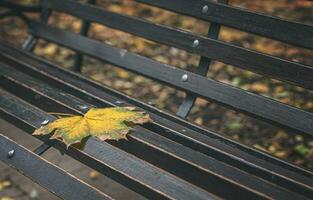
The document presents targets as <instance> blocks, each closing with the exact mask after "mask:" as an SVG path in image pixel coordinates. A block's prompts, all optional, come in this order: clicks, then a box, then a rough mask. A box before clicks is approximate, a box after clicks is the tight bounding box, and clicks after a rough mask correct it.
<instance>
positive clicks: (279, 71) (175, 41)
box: [30, 0, 313, 89]
mask: <svg viewBox="0 0 313 200" xmlns="http://www.w3.org/2000/svg"><path fill="white" fill-rule="evenodd" d="M43 5H44V6H46V7H47V8H49V9H56V10H58V11H62V12H66V13H69V14H71V15H73V16H76V17H79V18H82V19H84V20H88V21H92V22H97V23H100V24H104V25H106V26H109V27H112V28H115V29H119V30H122V31H125V32H128V33H131V34H135V35H138V36H140V37H144V38H147V39H150V40H153V41H156V42H161V43H164V44H166V45H170V46H174V47H177V48H180V49H184V50H187V51H189V52H191V53H195V54H199V55H201V56H204V57H208V58H211V59H213V60H219V61H222V62H224V63H227V64H231V65H234V66H236V67H241V68H243V69H248V70H251V71H255V72H257V73H260V74H264V75H267V76H270V77H273V78H277V79H280V80H282V81H288V82H290V83H292V84H296V85H299V86H301V87H305V88H309V89H313V84H312V82H313V68H312V67H310V66H306V65H303V64H300V63H295V62H291V61H287V60H283V59H280V58H277V57H274V56H270V55H266V54H263V53H259V52H256V51H252V50H248V49H245V48H241V47H237V46H234V45H230V44H227V43H224V42H221V41H217V40H214V39H210V38H206V37H201V36H198V35H193V34H191V33H189V32H186V31H183V30H178V29H175V28H171V27H167V26H162V25H156V24H153V23H151V22H148V21H145V20H143V19H139V18H135V17H130V16H125V15H121V14H118V13H113V12H109V11H106V10H103V9H99V8H96V7H95V6H91V5H84V4H80V3H76V2H74V1H69V0H66V1H58V0H51V1H50V0H49V1H43ZM35 28H37V29H35ZM312 29H313V28H312ZM30 31H31V33H32V34H37V35H38V34H40V32H39V30H38V26H36V25H34V27H33V29H31V30H30ZM37 32H38V33H37ZM42 36H43V35H42ZM60 39H61V38H60ZM195 40H198V41H199V45H198V46H197V47H193V42H194V41H195ZM312 40H313V39H312ZM295 74H296V76H295Z"/></svg>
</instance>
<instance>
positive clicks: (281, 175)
mask: <svg viewBox="0 0 313 200" xmlns="http://www.w3.org/2000/svg"><path fill="white" fill-rule="evenodd" d="M0 47H1V46H0ZM0 49H1V48H0ZM3 51H4V53H5V54H7V56H9V57H12V59H13V63H12V65H15V67H18V68H19V70H22V71H24V72H27V73H29V74H30V75H31V76H36V77H38V78H42V79H43V80H45V81H48V82H50V81H51V79H53V80H55V81H57V82H60V84H57V85H56V86H57V87H61V88H63V89H66V91H67V92H70V93H72V94H75V95H79V93H78V92H79V90H81V89H83V91H82V92H81V95H79V96H81V97H82V98H84V99H93V102H94V103H96V105H98V106H102V107H103V106H107V105H113V104H112V103H110V102H107V101H106V100H105V99H109V101H111V102H115V101H116V99H114V98H112V97H110V96H108V95H107V94H105V93H103V92H101V91H100V90H99V89H100V88H101V89H102V90H103V89H105V88H104V86H100V85H99V84H96V83H95V82H91V81H88V80H86V79H83V78H80V76H79V75H77V74H73V73H70V72H69V71H66V70H64V69H61V68H57V67H56V66H50V65H47V63H45V62H41V63H38V62H35V59H36V58H35V57H33V56H31V55H29V56H30V58H29V59H27V57H26V58H25V54H17V52H16V51H15V52H14V51H13V52H11V51H10V49H7V48H6V49H3ZM0 55H1V54H0ZM15 57H19V58H20V59H19V60H18V61H16V60H15ZM2 59H3V58H2ZM25 61H26V63H31V65H32V67H31V66H30V65H28V64H26V65H25V64H22V65H21V66H16V64H14V63H15V62H21V63H23V62H25ZM6 62H8V61H6ZM34 67H36V68H38V70H36V68H34ZM38 73H40V74H42V75H43V76H38ZM48 74H49V75H48ZM63 80H66V82H64V81H63ZM55 81H54V82H53V85H55V84H56V82H55ZM69 83H71V84H74V85H76V86H77V87H74V88H72V87H70V88H68V86H70V85H69ZM90 84H91V85H90ZM67 88H68V89H67ZM106 89H107V91H108V92H109V93H110V94H114V95H115V96H118V98H122V96H120V95H119V93H116V92H114V91H112V89H109V88H106ZM85 91H88V93H93V94H94V95H97V96H98V97H99V98H95V97H96V96H93V95H88V96H86V92H85ZM127 101H132V100H131V99H127ZM101 102H102V103H101ZM132 102H134V101H132ZM134 103H135V102H134ZM136 105H138V106H139V107H146V109H147V110H150V111H151V109H149V108H148V107H147V106H144V105H143V104H142V103H140V104H138V102H137V103H136ZM153 113H155V112H153ZM153 113H150V115H151V116H152V117H153V119H154V120H155V121H156V122H157V123H164V124H166V127H169V128H172V129H173V130H175V129H177V131H180V130H183V129H184V132H181V133H179V132H175V131H174V132H173V131H170V130H162V127H160V126H158V125H157V124H156V126H158V127H155V128H156V129H158V131H157V132H158V134H161V133H162V134H161V135H163V136H165V137H168V138H170V139H171V140H175V141H178V142H180V143H182V142H183V144H184V145H186V146H189V147H190V148H193V149H197V151H200V152H202V153H205V154H207V155H209V156H213V157H215V158H216V159H218V160H222V161H223V162H226V163H228V164H230V165H234V166H236V167H238V168H240V169H242V170H246V171H247V172H249V173H253V174H255V175H257V176H260V177H262V178H264V179H266V180H268V181H270V182H275V184H278V185H281V186H283V187H287V188H289V189H291V190H294V191H298V192H299V191H300V192H303V191H305V189H304V188H303V187H302V186H303V184H307V185H311V184H312V179H310V178H309V177H313V176H312V174H310V172H304V171H303V169H301V168H298V167H295V166H289V165H290V164H288V163H285V162H283V161H281V160H280V161H279V160H278V159H275V158H271V157H270V156H269V155H266V154H264V153H261V152H259V151H256V152H255V150H253V149H250V148H246V149H245V148H243V146H242V145H239V144H236V143H235V142H233V141H228V140H227V139H225V138H222V137H221V136H219V135H218V134H217V135H216V136H215V137H216V139H217V140H214V139H213V140H212V138H209V137H206V136H205V135H209V136H210V137H212V136H213V135H212V134H214V133H212V132H211V133H210V132H203V131H202V130H201V129H199V128H198V129H197V131H192V130H190V129H188V128H186V126H185V127H180V125H179V124H176V123H174V124H172V122H171V121H173V119H175V118H174V117H171V118H172V119H169V116H168V114H166V115H165V113H164V112H159V113H158V115H154V114H153ZM162 114H163V115H162ZM164 118H165V119H164ZM177 120H178V119H177ZM174 121H175V120H174ZM171 124H172V125H171ZM184 124H185V125H187V126H188V125H191V124H187V123H184ZM189 127H190V128H193V129H194V128H195V127H191V126H189ZM160 129H161V130H160ZM152 130H155V129H152ZM201 132H203V134H205V135H202V134H201ZM163 133H164V134H163ZM217 136H218V137H217ZM197 140H198V141H199V142H196V141H197ZM223 140H224V142H225V143H221V141H223ZM194 142H196V143H194ZM193 143H194V145H193ZM227 143H228V144H229V145H231V146H233V147H235V146H237V147H236V148H233V147H231V146H229V145H227ZM207 145H208V146H207ZM200 147H201V148H200ZM239 149H241V150H239ZM221 150H222V151H221ZM243 151H246V153H244V152H243ZM252 155H253V156H252ZM236 156H238V159H237V158H236ZM262 157H263V158H262ZM259 158H262V160H260V159H259ZM265 160H267V161H265ZM282 167H284V168H285V169H283V168H282ZM286 169H288V170H292V171H294V172H297V173H299V174H295V173H291V171H288V170H286ZM300 174H303V177H301V176H299V175H300ZM287 177H292V179H290V178H287ZM286 178H287V179H286ZM305 179H306V180H305ZM295 180H297V181H299V183H300V182H302V183H301V185H302V186H300V187H299V185H298V183H296V182H294V181H295ZM290 181H291V182H293V183H292V184H291V182H290Z"/></svg>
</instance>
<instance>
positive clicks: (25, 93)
mask: <svg viewBox="0 0 313 200" xmlns="http://www.w3.org/2000/svg"><path fill="white" fill-rule="evenodd" d="M5 53H6V54H8V55H9V56H12V59H13V60H15V59H14V57H17V56H18V57H19V58H20V60H19V62H20V61H22V60H24V61H26V60H27V59H26V60H25V59H24V58H23V59H22V57H23V55H13V53H14V52H10V50H9V49H7V50H6V51H5ZM21 59H22V60H21ZM29 61H31V63H32V64H31V66H32V67H30V66H28V65H21V66H15V64H14V62H15V61H14V62H13V63H10V62H9V63H10V64H11V65H13V66H15V67H17V68H18V69H19V70H23V71H24V72H27V73H29V75H31V76H32V77H34V76H35V77H38V78H40V79H42V81H45V82H47V81H48V82H50V81H49V80H51V78H53V79H54V80H56V81H61V82H60V84H57V85H55V86H56V87H59V88H62V89H66V88H67V86H69V85H68V83H66V82H71V83H72V84H74V85H76V86H77V87H75V89H74V88H72V89H70V88H69V89H66V91H67V92H70V93H72V92H73V93H72V94H75V95H78V93H77V92H78V91H79V89H83V90H84V91H89V92H91V93H94V92H96V91H97V90H98V89H96V88H97V85H95V84H93V86H91V87H89V86H88V84H91V82H90V81H87V80H85V79H81V80H82V81H83V80H84V81H83V82H81V84H78V85H77V83H78V82H77V81H78V79H77V78H78V77H77V75H75V74H73V73H69V72H67V71H66V70H63V69H61V68H59V69H58V70H56V69H57V68H56V66H51V67H50V66H49V65H46V64H44V63H43V62H41V64H40V63H38V64H36V63H35V62H33V61H34V58H30V60H29ZM6 62H8V61H6ZM34 66H36V67H38V70H35V69H34V68H33V67H34ZM43 71H46V72H43ZM4 72H5V71H4ZM38 72H39V73H42V75H43V76H38V75H37V73H38ZM55 72H58V73H55ZM7 73H10V74H12V76H15V75H16V74H18V73H16V72H14V71H11V70H7ZM47 74H50V75H51V76H50V75H48V76H46V75H47ZM66 74H68V75H71V76H72V78H69V77H68V76H66ZM75 76H76V78H74V77H75ZM49 77H50V78H49ZM73 78H74V79H75V80H73V81H71V80H72V79H73ZM5 79H6V80H9V79H7V78H5V77H4V79H3V80H5ZM22 79H26V80H25V81H26V82H28V81H27V79H28V78H27V77H24V78H23V77H20V78H17V77H16V78H14V79H11V80H12V81H13V82H12V81H10V82H11V83H10V82H3V83H4V84H3V85H8V86H9V85H10V86H9V87H6V88H7V89H8V90H11V91H12V92H14V91H19V92H18V93H19V95H21V96H22V97H23V98H26V99H28V97H29V96H30V95H32V91H31V90H28V89H27V90H23V89H22V90H21V89H18V88H16V87H15V86H14V85H15V83H17V82H16V81H14V80H22ZM29 79H32V78H29ZM62 80H66V82H65V81H62ZM14 82H15V83H14ZM26 82H24V83H26ZM13 83H14V84H13ZM54 83H55V82H54ZM12 84H13V85H12ZM34 84H35V85H33V86H31V85H29V86H28V87H27V88H34V89H36V88H37V89H36V90H41V91H40V92H39V93H37V94H39V95H41V94H44V93H46V92H47V91H49V90H47V89H46V86H43V85H41V84H38V83H37V84H36V83H34ZM51 84H52V82H51ZM18 85H23V83H21V84H18ZM27 85H28V84H26V85H25V86H27ZM36 85H38V86H36ZM53 85H54V84H53ZM22 87H23V86H22ZM95 87H96V88H95ZM100 88H102V89H104V88H103V87H99V89H100ZM73 89H74V90H75V91H74V90H73ZM51 91H53V90H51ZM109 91H110V90H109ZM112 92H113V91H111V92H110V93H111V94H112ZM56 93H57V94H58V93H60V92H57V90H56ZM57 94H53V93H48V94H47V95H46V96H48V97H56V98H57V99H59V98H60V97H58V96H56V95H57ZM81 94H82V95H79V96H80V97H81V98H83V99H85V100H88V99H89V100H90V99H93V100H92V103H95V105H98V106H101V107H105V106H107V105H112V103H109V102H106V101H105V99H110V101H111V102H115V101H116V100H114V99H112V97H110V96H107V95H105V94H104V93H103V92H102V93H101V92H100V91H99V92H96V93H94V95H98V96H99V98H96V99H95V96H94V95H91V96H85V95H86V92H83V91H82V93H81ZM101 94H103V95H101ZM115 95H117V94H116V93H115ZM34 96H36V94H33V97H34ZM69 97H70V95H69ZM70 98H72V97H70ZM99 100H100V102H103V103H102V104H101V103H100V102H99ZM28 101H30V102H34V99H28ZM60 101H61V102H62V101H64V100H61V99H59V100H58V101H57V102H59V103H60ZM66 102H67V100H66ZM74 102H75V101H74ZM35 103H36V104H37V105H40V104H38V102H35ZM80 104H81V103H79V104H78V105H80ZM76 105H77V103H74V104H73V105H72V108H74V110H76ZM86 105H88V104H86ZM137 105H138V104H137ZM41 106H42V108H47V106H45V105H41ZM140 107H142V105H141V106H140ZM159 115H160V113H159ZM151 116H152V117H153V119H154V120H156V119H157V120H158V122H157V123H162V122H161V121H159V120H160V119H162V118H157V115H151ZM172 120H173V118H171V119H170V120H167V121H166V122H165V123H164V125H165V126H170V123H169V122H170V121H172ZM171 128H174V129H177V131H179V130H183V129H184V130H185V131H184V132H182V134H188V133H190V132H191V130H190V129H189V128H187V127H179V125H178V124H174V125H173V127H171ZM160 129H162V127H160V126H159V128H157V127H156V129H155V128H153V129H150V130H152V131H154V132H156V133H158V134H162V132H163V131H162V130H160ZM164 131H167V133H164V134H165V135H164V136H165V137H169V138H170V139H171V140H175V141H178V142H180V140H178V139H179V138H172V137H170V136H171V135H172V134H175V132H173V131H170V130H164ZM176 133H177V132H176ZM195 133H196V132H195ZM149 135H151V133H149V132H144V133H143V134H142V136H140V134H139V135H137V136H135V138H136V137H139V138H140V137H144V138H145V136H149ZM162 135H163V134H162ZM205 135H210V133H208V132H207V133H205ZM186 136H187V135H186ZM199 136H200V135H198V136H197V135H193V136H191V137H192V140H193V141H195V140H196V138H199ZM131 138H133V139H134V140H132V141H133V142H134V141H138V139H139V138H137V139H135V138H134V137H131ZM148 138H150V137H148ZM152 138H153V137H152ZM152 138H150V139H149V140H147V142H148V143H150V142H151V140H152ZM208 139H209V138H206V137H202V138H201V139H200V138H199V143H198V145H201V144H203V143H204V142H206V141H208ZM139 141H142V139H139ZM200 141H201V142H200ZM218 141H221V139H219V140H216V141H212V143H211V144H215V145H216V144H217V143H218ZM225 142H226V141H225ZM160 144H162V143H159V144H158V143H155V144H154V145H153V146H154V148H155V147H156V145H160ZM184 144H186V143H184ZM140 146H141V145H140V143H137V144H136V145H134V147H136V148H139V149H138V152H145V151H143V150H142V149H140ZM171 146H175V145H173V144H172V145H170V147H171ZM227 146H228V145H225V146H224V147H221V146H219V147H218V148H220V149H223V151H225V150H226V149H225V147H227ZM127 147H129V146H128V145H126V146H125V150H126V149H127V151H131V152H133V151H132V148H127ZM170 147H166V149H169V148H170ZM198 147H199V146H198ZM228 147H229V146H228ZM146 148H147V149H146V151H147V152H148V149H149V148H148V147H146ZM192 148H194V149H197V150H199V151H201V152H203V153H205V152H204V151H203V150H201V149H199V148H195V147H192ZM214 151H216V149H214V148H211V149H210V150H208V152H207V154H208V155H210V156H212V155H213V157H214V158H216V159H221V158H223V156H222V155H221V154H212V153H213V152H214ZM226 151H227V150H226ZM236 151H238V149H237V150H236V149H231V150H229V153H235V152H236ZM149 152H150V151H149ZM178 152H180V151H178ZM242 153H243V152H241V154H242ZM251 153H253V151H252V150H249V154H251ZM249 154H245V155H242V156H243V157H242V158H243V159H244V160H249V156H250V155H249ZM136 155H138V154H136ZM256 155H260V152H259V153H257V154H256ZM151 156H152V154H149V156H148V155H147V157H146V158H145V159H147V160H150V161H151V158H149V157H151ZM163 157H166V156H162V158H163ZM243 159H239V160H241V161H243ZM156 160H161V158H160V157H159V158H157V159H156ZM257 160H258V159H256V158H254V159H252V160H251V161H252V163H253V162H254V163H255V162H257ZM223 161H224V162H225V161H226V162H227V163H229V164H230V165H234V164H235V163H236V159H234V158H231V159H230V160H229V161H227V160H223ZM194 162H195V161H194ZM164 163H171V161H170V160H167V162H164ZM195 163H196V162H195ZM252 163H251V164H252ZM269 163H271V164H272V163H275V160H271V161H270V162H269ZM247 164H248V163H247ZM251 164H248V165H245V164H244V163H241V165H236V166H237V167H238V168H240V169H241V170H243V169H245V170H247V169H246V167H245V166H251ZM258 164H259V166H258V167H257V168H254V170H253V171H251V170H247V171H249V173H254V174H255V175H256V174H258V176H261V177H262V178H266V177H267V176H264V175H265V174H264V173H263V175H262V173H259V172H258V170H255V169H260V166H263V167H264V163H263V164H262V163H260V162H258ZM278 164H279V166H281V167H282V166H283V164H284V163H283V162H281V161H280V162H278V163H277V165H278ZM273 166H275V165H273ZM163 167H164V166H163ZM268 167H269V166H268ZM168 170H169V171H171V169H168ZM274 171H277V172H278V173H284V170H282V168H280V167H278V168H277V169H274V168H271V169H270V170H269V171H268V172H271V173H272V175H270V176H268V178H269V179H268V180H269V181H274V182H275V183H277V184H279V185H282V186H283V185H284V186H286V187H288V188H290V187H289V186H291V184H290V182H289V181H290V179H288V181H287V182H285V181H286V180H283V179H281V178H280V177H279V176H277V175H279V174H277V173H273V172H274ZM173 173H177V171H176V172H175V170H174V172H173ZM298 173H300V171H298ZM185 174H187V173H185ZM294 175H295V174H293V175H292V174H290V173H289V172H288V175H287V174H286V175H284V176H283V177H290V176H292V177H294V178H296V177H295V176H294ZM309 176H311V175H309V174H306V175H305V177H309ZM273 177H276V178H273ZM266 179H267V178H266ZM288 182H289V183H288ZM285 183H287V184H285ZM296 188H297V187H296V185H294V186H292V187H291V189H292V190H295V189H296ZM299 191H301V192H303V191H304V190H303V188H302V189H299Z"/></svg>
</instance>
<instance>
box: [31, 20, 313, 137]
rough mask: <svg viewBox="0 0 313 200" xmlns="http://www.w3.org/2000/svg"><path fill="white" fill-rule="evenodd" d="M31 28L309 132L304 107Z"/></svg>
mask: <svg viewBox="0 0 313 200" xmlns="http://www.w3.org/2000/svg"><path fill="white" fill-rule="evenodd" d="M33 31H34V34H35V35H36V36H38V37H40V38H43V39H46V40H48V41H51V42H54V43H57V44H59V45H62V46H65V47H68V48H70V49H73V50H75V51H78V52H81V53H84V54H86V55H89V56H91V57H94V58H97V59H100V60H103V61H106V62H109V63H112V64H114V65H117V66H119V67H122V68H123V69H126V70H130V71H132V72H135V73H137V74H141V75H144V76H146V77H149V78H152V79H154V80H158V81H160V82H163V83H166V84H168V85H171V86H173V87H176V88H179V89H182V90H185V91H188V92H192V93H195V94H197V95H199V96H202V97H203V98H206V99H208V100H210V101H215V102H218V103H220V104H222V105H224V106H228V107H231V108H233V109H235V110H239V111H241V112H243V113H247V114H249V115H251V116H253V117H256V118H259V119H262V120H265V121H268V122H270V123H274V124H277V125H278V126H282V127H284V128H286V127H287V128H289V129H292V130H295V131H299V132H301V133H304V134H306V135H308V136H312V135H313V125H312V124H313V114H312V113H309V112H306V111H304V110H300V109H298V108H295V107H292V106H289V105H286V104H283V103H280V102H278V101H275V100H272V99H269V98H266V97H263V96H260V95H256V94H253V93H250V92H248V91H245V90H242V89H239V88H236V87H233V86H230V85H227V84H224V83H221V82H218V81H215V80H213V79H207V78H205V77H202V76H199V75H197V74H193V73H190V72H187V71H184V70H181V69H179V68H175V67H172V66H169V65H165V64H161V63H159V62H156V61H154V60H151V59H148V58H145V57H143V56H140V55H137V54H133V53H128V52H125V51H124V50H120V49H118V48H115V47H112V46H110V45H107V44H105V43H102V42H99V41H96V40H92V39H89V38H86V37H82V36H80V35H76V34H73V33H70V32H66V31H62V30H59V29H55V28H51V27H47V26H44V25H39V24H36V25H34V26H33ZM184 74H187V75H188V76H189V78H188V81H185V82H184V81H182V80H181V77H182V76H183V75H184ZM312 78H313V76H312Z"/></svg>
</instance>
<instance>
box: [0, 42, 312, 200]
mask: <svg viewBox="0 0 313 200" xmlns="http://www.w3.org/2000/svg"><path fill="white" fill-rule="evenodd" d="M16 58H18V59H16ZM0 69H1V70H0V71H1V72H0V75H1V81H0V84H1V90H0V93H1V95H0V110H1V117H4V118H5V119H8V120H9V121H12V120H13V121H16V122H18V123H17V124H18V126H20V127H21V128H23V129H26V130H27V131H29V132H30V133H31V132H32V131H33V130H34V128H37V127H39V126H40V125H41V122H43V121H44V120H46V119H48V120H53V117H52V116H51V115H49V114H47V113H46V112H49V111H54V112H56V111H57V112H68V113H73V114H82V113H84V112H86V107H85V106H87V107H93V106H96V107H107V106H114V105H118V106H121V105H123V106H124V105H127V106H128V105H132V106H135V107H137V108H138V109H142V110H143V111H146V112H147V113H149V114H150V115H151V117H152V119H153V120H154V122H153V123H151V124H147V125H143V126H137V127H136V128H135V130H134V131H133V132H132V133H131V134H130V135H129V140H128V141H119V142H100V141H97V140H96V139H93V138H91V139H90V140H88V141H87V144H86V146H85V148H84V150H78V149H76V148H74V147H71V148H70V149H69V150H68V151H64V146H63V145H62V144H60V143H58V142H54V143H55V144H54V146H56V147H57V148H60V149H61V150H63V151H64V152H65V153H66V154H69V155H70V156H72V157H73V158H75V159H77V160H79V161H81V162H82V163H84V164H86V165H88V166H90V167H92V168H94V169H95V170H98V171H100V172H102V173H105V175H107V176H109V177H110V178H112V179H114V180H116V181H117V182H120V183H121V184H125V186H126V187H129V188H131V189H132V190H134V191H136V192H138V193H140V194H142V195H144V196H146V197H149V198H174V199H210V198H213V199H214V198H217V197H222V198H232V197H235V198H240V197H241V196H243V195H244V196H246V197H249V198H252V199H268V198H274V199H277V198H278V199H279V198H282V199H306V198H309V197H310V195H312V185H313V179H312V173H311V172H309V171H306V170H304V169H301V168H299V167H296V166H293V165H291V164H288V163H286V162H283V161H280V160H278V159H276V158H274V157H271V156H269V155H267V154H264V153H260V152H258V151H257V150H254V149H252V148H249V147H247V146H244V145H242V144H239V143H236V142H234V141H231V140H229V139H226V138H224V137H222V136H220V135H218V134H217V133H214V132H212V131H207V130H204V129H202V128H200V127H197V126H195V125H193V124H190V123H188V122H186V121H184V120H182V119H179V118H177V117H175V116H173V115H170V114H168V113H165V112H163V111H160V110H158V109H156V108H154V107H152V106H150V105H147V104H144V103H142V102H138V101H136V100H134V99H132V98H130V97H128V96H125V95H123V94H121V93H119V92H117V91H114V90H112V89H110V88H106V87H104V86H102V85H100V84H98V83H96V82H94V81H92V80H89V79H87V78H85V77H82V76H80V75H78V74H75V73H73V72H71V71H68V70H66V69H63V68H60V67H58V66H56V65H54V64H51V63H48V62H46V61H44V60H42V59H40V58H37V57H35V56H34V55H32V54H30V53H26V52H23V51H21V50H18V49H16V48H13V47H11V46H9V45H7V44H5V43H1V45H0ZM27 102H28V103H27ZM30 104H32V105H30ZM42 140H43V141H44V142H51V141H46V140H47V138H42ZM125 165H127V166H128V167H126V168H125ZM164 170H165V171H166V172H165V171H164ZM186 181H187V182H186ZM225 188H227V189H225Z"/></svg>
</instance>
